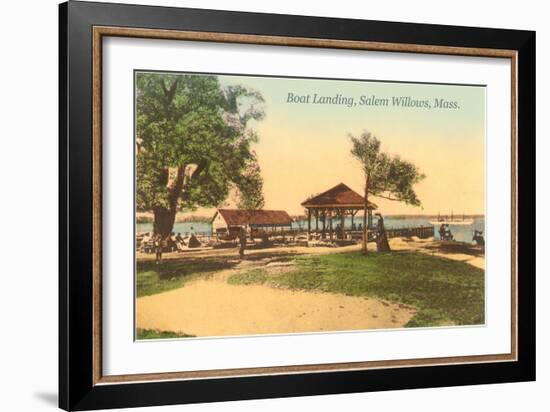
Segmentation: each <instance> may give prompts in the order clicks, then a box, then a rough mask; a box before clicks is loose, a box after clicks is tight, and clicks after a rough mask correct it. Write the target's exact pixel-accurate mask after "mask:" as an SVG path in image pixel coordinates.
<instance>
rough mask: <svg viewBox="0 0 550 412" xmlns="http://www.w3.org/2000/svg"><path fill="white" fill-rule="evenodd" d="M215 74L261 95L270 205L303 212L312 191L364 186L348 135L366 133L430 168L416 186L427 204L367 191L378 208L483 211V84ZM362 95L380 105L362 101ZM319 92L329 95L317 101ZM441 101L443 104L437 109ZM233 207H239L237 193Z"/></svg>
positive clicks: (261, 148) (260, 148)
mask: <svg viewBox="0 0 550 412" xmlns="http://www.w3.org/2000/svg"><path fill="white" fill-rule="evenodd" d="M218 77H219V80H220V83H221V85H222V86H228V85H237V84H238V85H242V86H245V87H247V88H250V89H254V90H256V91H258V92H260V93H261V94H262V96H263V98H264V100H265V102H264V104H263V109H264V111H265V113H266V116H265V118H264V119H262V120H261V121H258V122H253V123H252V124H251V127H253V128H254V129H255V130H256V131H257V134H258V136H259V141H258V142H257V143H255V144H254V145H253V150H255V152H256V154H257V157H258V161H259V164H260V168H261V170H262V176H263V179H264V187H263V190H264V197H265V207H264V208H265V209H273V210H286V211H287V212H288V213H290V214H291V215H300V214H303V213H304V210H303V207H302V206H301V205H300V204H301V203H302V202H303V201H304V200H305V199H306V198H308V197H309V196H311V195H313V194H318V193H321V192H323V191H325V190H328V189H330V188H331V187H333V186H335V185H337V184H339V183H345V184H346V185H348V186H349V187H351V188H352V189H353V190H355V191H357V192H358V193H360V194H362V193H363V188H364V177H363V174H362V171H361V167H360V164H359V163H358V162H357V161H356V160H355V159H354V158H353V157H352V155H351V153H350V150H351V140H350V137H349V136H350V134H351V135H354V136H358V135H360V134H361V133H362V132H364V131H368V132H371V133H372V134H374V135H375V136H376V137H377V138H378V139H379V140H380V141H381V150H382V151H384V152H386V153H388V154H391V155H399V156H400V157H401V158H403V159H405V160H407V161H410V162H412V163H414V164H415V165H416V166H417V167H418V168H419V169H420V171H421V172H422V173H423V174H425V175H426V178H425V179H424V180H422V181H421V182H419V183H418V184H416V185H415V187H414V189H415V191H416V193H417V195H418V197H419V199H420V201H421V203H422V206H421V207H414V206H410V205H406V204H404V203H402V202H394V201H389V200H385V199H381V198H376V197H374V198H372V199H369V200H371V201H374V202H375V203H376V204H377V205H378V211H379V212H380V213H382V214H385V215H391V214H432V215H433V214H438V213H441V214H442V215H447V214H450V213H451V212H454V213H455V214H462V213H464V214H467V215H468V214H484V212H485V87H483V86H471V85H437V84H415V83H395V82H383V81H365V80H353V81H351V80H334V79H332V80H330V79H301V78H281V77H261V76H234V75H219V76H218ZM308 96H309V97H308ZM362 96H363V98H364V99H370V100H371V101H372V100H377V101H378V102H379V104H378V105H372V104H371V105H369V104H363V105H362V104H360V103H361V97H362ZM323 97H328V98H333V99H332V101H330V102H328V103H325V104H321V103H319V102H320V101H322V98H323ZM399 98H409V99H411V101H419V102H421V104H423V105H424V106H423V107H410V106H403V105H399V106H398V105H396V104H395V103H394V100H397V99H399ZM352 99H353V100H352ZM385 99H386V100H385ZM440 99H443V101H445V102H447V104H446V106H445V107H436V100H439V101H441V100H440ZM384 100H385V101H386V102H387V103H386V104H385V105H384V104H381V103H382V102H383V101H384ZM244 103H245V104H246V102H244ZM449 104H450V106H449ZM228 206H230V207H231V206H234V205H233V204H232V202H231V200H228Z"/></svg>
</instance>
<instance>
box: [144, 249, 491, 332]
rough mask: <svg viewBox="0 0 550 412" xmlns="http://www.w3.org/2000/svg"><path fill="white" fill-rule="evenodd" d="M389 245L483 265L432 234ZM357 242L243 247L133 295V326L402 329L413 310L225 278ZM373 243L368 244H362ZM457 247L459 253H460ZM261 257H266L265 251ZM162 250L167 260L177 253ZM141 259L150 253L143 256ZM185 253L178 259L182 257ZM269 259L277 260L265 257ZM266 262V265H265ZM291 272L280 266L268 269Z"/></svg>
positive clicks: (238, 329) (260, 329)
mask: <svg viewBox="0 0 550 412" xmlns="http://www.w3.org/2000/svg"><path fill="white" fill-rule="evenodd" d="M390 245H391V247H392V250H395V251H398V250H415V251H418V252H421V253H429V254H431V255H436V256H443V257H446V258H449V259H453V260H460V261H464V262H466V263H469V264H472V265H473V266H476V267H480V268H484V265H485V259H484V257H483V256H476V255H473V254H472V251H471V250H464V251H462V250H449V249H445V247H444V246H445V245H442V244H441V242H437V241H434V240H428V241H421V240H420V241H412V242H411V241H405V240H403V239H391V241H390ZM360 247H361V246H360V245H353V246H347V247H340V248H328V247H317V248H307V247H290V248H270V249H260V250H247V258H248V259H249V260H246V261H243V262H241V263H239V264H238V265H237V266H236V267H235V268H233V269H228V270H223V271H220V272H218V273H216V274H215V275H213V276H211V277H208V278H200V279H197V280H195V281H191V282H189V283H187V284H185V286H184V287H182V288H179V289H175V290H172V291H169V292H164V293H160V294H157V295H152V296H145V297H141V298H139V299H138V300H137V327H138V328H143V329H159V330H166V331H174V332H181V333H186V334H190V335H195V336H233V335H253V334H272V333H297V332H320V331H341V330H362V329H375V328H399V327H403V326H404V325H405V324H406V323H407V322H408V321H409V320H410V319H411V318H412V317H413V316H414V314H415V313H416V312H415V310H414V308H409V307H405V306H403V305H398V304H395V303H391V302H385V301H381V300H378V299H374V298H367V297H352V296H345V295H340V294H333V293H320V292H306V291H292V290H287V289H276V288H272V287H268V286H263V285H230V284H228V283H227V282H226V281H227V278H228V277H230V276H232V275H233V274H236V273H239V272H240V271H243V270H249V269H252V268H254V267H262V268H264V269H265V268H267V266H266V264H267V263H268V262H269V261H270V260H272V259H273V258H275V257H277V256H280V255H301V254H310V255H311V254H326V253H342V252H346V251H354V250H360ZM371 247H373V248H374V247H375V246H374V245H369V249H370V248H371ZM463 252H464V253H463ZM203 255H204V256H212V255H216V256H220V257H227V258H235V257H236V256H235V250H202V251H196V252H195V251H194V252H189V253H186V254H185V257H187V256H189V257H191V256H193V257H198V256H203ZM264 256H268V257H264ZM182 257H183V256H182V255H181V254H167V256H166V258H168V259H173V258H176V259H177V258H180V259H181V258H182ZM144 258H145V259H146V260H147V259H150V257H149V256H147V255H146V256H144ZM183 258H184V257H183ZM270 265H276V264H275V263H271V264H270ZM268 266H269V265H268ZM287 269H289V270H291V269H292V267H287V266H286V264H281V266H279V267H277V266H275V267H272V268H271V270H274V271H284V270H287Z"/></svg>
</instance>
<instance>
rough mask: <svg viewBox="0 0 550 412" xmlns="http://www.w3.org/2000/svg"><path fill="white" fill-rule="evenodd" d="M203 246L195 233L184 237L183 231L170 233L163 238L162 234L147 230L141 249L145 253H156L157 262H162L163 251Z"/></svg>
mask: <svg viewBox="0 0 550 412" xmlns="http://www.w3.org/2000/svg"><path fill="white" fill-rule="evenodd" d="M199 246H201V243H200V242H199V240H198V239H197V237H196V236H195V235H194V234H191V236H189V237H188V238H184V237H183V236H182V235H181V233H177V234H176V233H174V232H172V233H170V235H169V236H166V237H165V238H163V237H162V236H161V235H160V234H156V235H154V234H153V233H151V232H147V233H145V234H144V235H143V238H142V239H141V245H140V248H139V250H140V251H141V252H145V253H152V252H154V253H155V262H156V263H157V264H161V263H162V253H163V252H166V251H168V252H182V251H184V250H185V249H187V248H195V247H199Z"/></svg>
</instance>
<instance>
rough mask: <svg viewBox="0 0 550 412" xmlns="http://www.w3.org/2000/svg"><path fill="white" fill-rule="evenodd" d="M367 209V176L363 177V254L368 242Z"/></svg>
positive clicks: (365, 252) (365, 251)
mask: <svg viewBox="0 0 550 412" xmlns="http://www.w3.org/2000/svg"><path fill="white" fill-rule="evenodd" d="M368 210H369V177H368V176H367V177H366V179H365V205H364V210H363V245H362V251H363V254H364V255H366V254H367V245H368V242H369V228H368V223H367V215H368V213H369V212H368Z"/></svg>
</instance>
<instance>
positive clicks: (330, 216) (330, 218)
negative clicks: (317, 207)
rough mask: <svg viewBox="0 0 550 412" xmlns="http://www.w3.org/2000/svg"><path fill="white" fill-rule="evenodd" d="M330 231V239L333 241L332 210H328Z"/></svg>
mask: <svg viewBox="0 0 550 412" xmlns="http://www.w3.org/2000/svg"><path fill="white" fill-rule="evenodd" d="M328 233H329V238H330V241H331V242H332V210H331V211H330V212H328Z"/></svg>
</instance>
